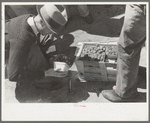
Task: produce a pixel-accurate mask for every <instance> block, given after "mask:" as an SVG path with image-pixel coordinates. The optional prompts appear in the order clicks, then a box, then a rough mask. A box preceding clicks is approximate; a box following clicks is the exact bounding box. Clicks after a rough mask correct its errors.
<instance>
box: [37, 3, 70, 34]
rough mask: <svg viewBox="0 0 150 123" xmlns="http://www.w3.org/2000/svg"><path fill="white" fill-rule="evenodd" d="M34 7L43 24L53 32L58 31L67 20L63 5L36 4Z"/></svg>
mask: <svg viewBox="0 0 150 123" xmlns="http://www.w3.org/2000/svg"><path fill="white" fill-rule="evenodd" d="M36 9H37V12H38V14H39V15H40V17H41V18H42V19H43V21H44V23H45V25H46V26H47V27H48V28H49V29H50V30H51V31H52V32H53V33H57V32H59V31H60V29H61V28H62V27H63V26H64V25H65V24H66V23H67V21H68V15H67V11H66V8H65V7H64V6H63V5H53V4H45V5H37V6H36Z"/></svg>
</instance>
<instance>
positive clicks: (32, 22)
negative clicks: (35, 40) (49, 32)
mask: <svg viewBox="0 0 150 123" xmlns="http://www.w3.org/2000/svg"><path fill="white" fill-rule="evenodd" d="M27 22H28V24H29V25H30V26H31V28H32V30H33V32H34V34H35V35H36V36H37V35H38V33H39V32H38V30H37V28H36V27H35V23H34V20H33V17H29V18H28V20H27Z"/></svg>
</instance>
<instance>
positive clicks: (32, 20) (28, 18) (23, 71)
mask: <svg viewBox="0 0 150 123" xmlns="http://www.w3.org/2000/svg"><path fill="white" fill-rule="evenodd" d="M37 11H38V15H37V16H34V15H31V14H26V15H21V16H18V17H16V18H13V19H10V20H8V21H7V22H6V24H5V64H6V66H7V74H8V79H9V80H10V81H15V82H18V81H22V80H23V81H24V80H27V79H33V78H34V77H35V78H36V77H39V75H41V73H44V71H45V70H47V69H48V68H49V64H48V61H47V60H46V59H45V57H44V55H43V53H42V52H41V50H40V47H39V46H38V45H39V44H40V39H39V37H40V35H47V34H53V33H59V32H61V31H62V29H63V27H64V25H65V24H66V23H67V20H68V16H67V13H66V9H65V7H64V6H61V5H59V6H55V5H49V4H45V5H38V6H37Z"/></svg>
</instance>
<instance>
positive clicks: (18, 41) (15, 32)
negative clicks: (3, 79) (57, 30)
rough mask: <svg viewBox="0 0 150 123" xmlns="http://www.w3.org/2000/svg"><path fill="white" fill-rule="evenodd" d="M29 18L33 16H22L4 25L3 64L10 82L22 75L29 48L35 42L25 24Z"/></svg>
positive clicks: (30, 29) (33, 36)
mask: <svg viewBox="0 0 150 123" xmlns="http://www.w3.org/2000/svg"><path fill="white" fill-rule="evenodd" d="M30 16H33V15H30V14H27V15H22V16H19V17H16V18H13V19H11V20H8V21H7V22H6V24H5V62H6V64H7V75H8V78H9V80H10V81H17V80H18V79H19V78H21V76H22V75H23V74H24V70H25V68H26V65H27V57H28V54H29V51H30V47H31V46H32V44H33V43H34V42H36V40H37V37H36V35H35V34H34V32H33V30H32V28H31V27H30V26H29V25H28V23H27V19H28V18H29V17H30Z"/></svg>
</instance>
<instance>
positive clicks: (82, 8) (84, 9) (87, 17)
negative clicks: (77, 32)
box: [77, 5, 93, 24]
mask: <svg viewBox="0 0 150 123" xmlns="http://www.w3.org/2000/svg"><path fill="white" fill-rule="evenodd" d="M77 8H78V10H79V15H80V16H81V18H82V19H83V20H84V21H86V22H87V23H88V24H91V23H93V18H92V16H91V14H90V12H89V9H88V6H87V5H77Z"/></svg>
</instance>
